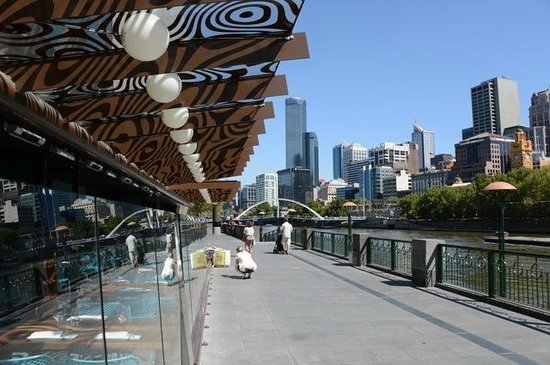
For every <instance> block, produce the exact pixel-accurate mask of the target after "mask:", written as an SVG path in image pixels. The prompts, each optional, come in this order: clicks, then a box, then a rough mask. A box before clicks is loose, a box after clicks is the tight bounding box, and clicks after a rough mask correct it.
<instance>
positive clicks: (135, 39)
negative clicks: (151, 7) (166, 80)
mask: <svg viewBox="0 0 550 365" xmlns="http://www.w3.org/2000/svg"><path fill="white" fill-rule="evenodd" d="M121 32H122V46H123V47H124V50H126V52H127V53H128V54H129V55H130V56H132V57H133V58H135V59H136V60H139V61H144V62H147V61H153V60H156V59H157V58H159V57H160V56H162V55H163V54H164V52H166V49H167V48H168V43H169V42H170V34H169V32H168V27H167V26H166V24H164V22H163V21H162V19H160V18H159V17H158V16H156V15H154V14H149V13H144V12H142V13H137V14H134V15H132V16H130V17H129V18H128V19H127V20H126V21H125V22H124V25H123V26H122V30H121Z"/></svg>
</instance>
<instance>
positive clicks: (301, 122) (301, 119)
mask: <svg viewBox="0 0 550 365" xmlns="http://www.w3.org/2000/svg"><path fill="white" fill-rule="evenodd" d="M285 128H286V129H285V130H286V136H285V137H286V138H285V141H286V167H287V168H291V167H297V166H300V167H305V161H304V133H305V132H306V128H307V125H306V101H305V100H304V99H301V98H296V97H292V98H287V99H286V100H285Z"/></svg>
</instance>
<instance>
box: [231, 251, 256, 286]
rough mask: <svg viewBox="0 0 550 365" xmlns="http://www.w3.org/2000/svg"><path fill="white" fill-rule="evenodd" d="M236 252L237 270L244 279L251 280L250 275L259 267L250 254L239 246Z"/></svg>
mask: <svg viewBox="0 0 550 365" xmlns="http://www.w3.org/2000/svg"><path fill="white" fill-rule="evenodd" d="M235 251H236V252H237V256H236V257H235V269H236V270H237V271H238V272H240V273H241V274H243V277H242V278H243V279H250V274H252V273H253V272H254V271H256V269H257V268H258V265H256V263H255V262H254V260H253V259H252V255H251V254H250V252H248V251H245V250H243V248H242V246H238V247H237V249H236V250H235Z"/></svg>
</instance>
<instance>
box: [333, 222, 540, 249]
mask: <svg viewBox="0 0 550 365" xmlns="http://www.w3.org/2000/svg"><path fill="white" fill-rule="evenodd" d="M331 232H339V233H347V232H348V231H347V229H345V228H344V229H336V230H332V231H331ZM353 233H359V234H368V235H369V236H371V237H378V238H389V239H394V240H403V241H412V240H413V239H438V240H445V243H446V244H449V245H456V246H468V247H478V248H486V249H494V250H496V249H497V244H496V243H489V242H485V241H483V236H489V235H490V234H488V233H487V232H462V231H420V230H408V229H365V228H354V229H353ZM522 236H525V237H548V236H542V235H533V234H525V235H522ZM506 249H507V250H511V251H518V252H524V253H537V254H546V255H550V247H541V246H528V245H517V244H506Z"/></svg>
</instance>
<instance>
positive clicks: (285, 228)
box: [281, 217, 294, 255]
mask: <svg viewBox="0 0 550 365" xmlns="http://www.w3.org/2000/svg"><path fill="white" fill-rule="evenodd" d="M293 229H294V228H292V224H290V222H289V221H288V218H287V217H285V221H284V223H283V224H282V225H281V235H282V242H283V253H284V254H285V255H288V251H289V250H290V237H291V235H292V230H293Z"/></svg>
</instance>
